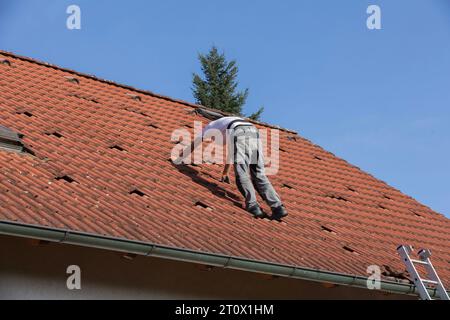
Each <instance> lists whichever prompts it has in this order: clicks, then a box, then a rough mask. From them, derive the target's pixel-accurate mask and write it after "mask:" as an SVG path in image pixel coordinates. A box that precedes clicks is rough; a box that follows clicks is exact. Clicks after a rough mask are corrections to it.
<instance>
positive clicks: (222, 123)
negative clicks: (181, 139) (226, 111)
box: [202, 117, 252, 138]
mask: <svg viewBox="0 0 450 320" xmlns="http://www.w3.org/2000/svg"><path fill="white" fill-rule="evenodd" d="M231 122H233V124H231ZM230 124H231V126H230ZM239 125H252V124H251V123H250V122H248V121H245V120H244V119H242V118H240V117H223V118H220V119H217V120H214V121H211V122H210V123H209V124H208V125H207V126H206V127H204V128H203V131H202V136H203V137H204V136H205V135H206V134H207V133H208V131H209V130H212V129H215V130H219V131H220V132H221V133H222V136H223V137H224V138H225V135H226V133H227V129H229V130H231V129H234V128H235V127H236V126H239Z"/></svg>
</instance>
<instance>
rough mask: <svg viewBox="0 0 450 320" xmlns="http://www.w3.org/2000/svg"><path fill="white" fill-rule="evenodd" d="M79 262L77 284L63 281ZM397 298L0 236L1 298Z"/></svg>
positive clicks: (398, 296) (377, 293)
mask: <svg viewBox="0 0 450 320" xmlns="http://www.w3.org/2000/svg"><path fill="white" fill-rule="evenodd" d="M69 265H78V266H80V268H81V290H69V289H67V286H66V281H67V277H68V276H69V275H68V274H66V269H67V267H68V266H69ZM308 298H309V299H313V298H319V299H399V298H403V299H404V298H410V297H407V296H404V295H393V294H386V293H383V292H379V291H372V290H365V289H356V288H351V287H345V286H336V287H332V288H327V287H325V286H323V285H322V284H320V283H315V282H310V281H303V280H296V279H287V278H273V277H268V276H265V275H260V274H256V273H251V272H244V271H236V270H230V269H223V268H213V269H212V270H211V271H206V268H205V267H203V266H200V265H197V264H192V263H185V262H177V261H170V260H166V259H159V258H151V257H141V256H138V257H136V258H135V259H133V260H127V259H125V258H123V254H121V253H117V252H112V251H106V250H99V249H92V248H83V247H78V246H71V245H64V244H55V243H50V244H45V245H42V244H37V243H36V241H33V240H30V239H24V238H16V237H9V236H0V299H308Z"/></svg>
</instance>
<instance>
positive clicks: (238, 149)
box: [178, 117, 288, 220]
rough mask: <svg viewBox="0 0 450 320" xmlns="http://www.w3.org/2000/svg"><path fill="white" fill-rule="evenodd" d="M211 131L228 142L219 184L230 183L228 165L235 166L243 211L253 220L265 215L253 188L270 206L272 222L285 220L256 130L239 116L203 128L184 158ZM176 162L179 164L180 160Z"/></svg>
mask: <svg viewBox="0 0 450 320" xmlns="http://www.w3.org/2000/svg"><path fill="white" fill-rule="evenodd" d="M210 130H218V131H220V132H221V133H222V137H223V141H225V142H226V143H228V156H229V157H228V159H227V161H226V164H225V168H224V170H223V174H222V181H225V182H229V177H228V173H229V170H230V165H231V163H234V173H235V178H236V184H237V187H238V189H239V191H240V192H241V194H242V195H243V196H244V199H245V205H246V210H247V211H248V212H250V213H251V214H252V215H253V216H254V217H255V218H262V217H264V213H263V212H262V210H261V208H260V206H259V205H258V203H257V201H256V193H255V188H256V190H257V191H258V193H259V195H260V196H261V197H262V198H263V199H264V200H265V201H266V203H267V204H268V205H269V206H270V208H271V210H272V217H271V218H272V219H276V220H280V219H281V218H283V217H286V216H287V215H288V214H287V211H286V209H285V208H284V206H283V204H282V202H281V199H280V197H279V195H278V194H277V193H276V191H275V190H274V188H273V186H272V184H271V183H270V181H269V179H268V178H267V176H266V174H265V169H264V156H263V150H262V145H261V141H260V138H259V132H258V129H257V128H256V127H255V126H253V125H252V124H251V123H250V122H247V121H245V120H244V119H242V118H239V117H222V118H220V119H218V120H215V121H212V122H210V123H209V124H208V125H207V126H205V127H204V128H203V131H202V136H201V137H197V138H196V139H195V140H194V141H193V142H192V144H191V145H190V146H189V147H188V148H189V150H185V152H183V158H185V157H187V155H190V154H191V153H192V152H193V151H194V149H195V148H196V147H198V146H199V145H200V144H201V142H202V139H203V138H204V137H205V136H207V135H208V132H210ZM227 135H228V136H227ZM230 142H231V143H230ZM230 155H232V157H230ZM230 159H232V160H230ZM178 161H179V162H178V163H181V161H182V159H179V160H178Z"/></svg>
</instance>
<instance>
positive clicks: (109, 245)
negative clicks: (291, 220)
mask: <svg viewBox="0 0 450 320" xmlns="http://www.w3.org/2000/svg"><path fill="white" fill-rule="evenodd" d="M0 234H2V235H9V236H17V237H25V238H33V239H40V240H46V241H51V242H57V243H63V244H72V245H78V246H83V247H90V248H97V249H105V250H111V251H119V252H126V253H133V254H137V255H143V256H149V257H157V258H164V259H170V260H177V261H184V262H191V263H201V264H206V265H210V266H216V267H222V268H229V269H235V270H243V271H249V272H256V273H264V274H269V275H276V276H282V277H288V278H295V279H301V280H308V281H315V282H325V283H332V284H337V285H347V286H351V287H357V288H364V289H367V278H366V277H362V276H356V275H349V274H342V273H335V272H329V271H323V270H315V269H309V268H303V267H296V266H290V265H282V264H275V263H270V262H264V261H256V260H251V259H246V258H241V257H233V256H226V255H220V254H213V253H205V252H198V251H193V250H187V249H182V248H175V247H168V246H162V245H158V244H152V243H145V242H140V241H135V240H128V239H120V238H112V237H105V236H100V235H96V234H89V233H83V232H78V231H72V230H64V229H57V228H49V227H44V226H38V225H28V224H23V223H17V222H11V221H0ZM380 290H382V291H386V292H391V293H397V294H407V295H417V294H418V293H417V291H416V289H415V286H414V285H411V284H402V283H396V282H389V281H381V289H380ZM429 293H430V295H431V296H432V297H435V296H437V294H436V291H435V290H431V289H430V290H429Z"/></svg>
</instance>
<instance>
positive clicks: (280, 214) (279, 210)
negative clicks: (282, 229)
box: [271, 205, 288, 220]
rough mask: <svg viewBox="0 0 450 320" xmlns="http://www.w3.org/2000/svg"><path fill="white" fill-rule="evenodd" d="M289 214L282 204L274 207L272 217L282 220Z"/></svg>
mask: <svg viewBox="0 0 450 320" xmlns="http://www.w3.org/2000/svg"><path fill="white" fill-rule="evenodd" d="M287 215H288V213H287V211H286V208H285V207H284V206H283V205H281V206H279V207H275V208H272V217H271V218H272V219H273V220H281V219H282V218H284V217H286V216H287Z"/></svg>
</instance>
